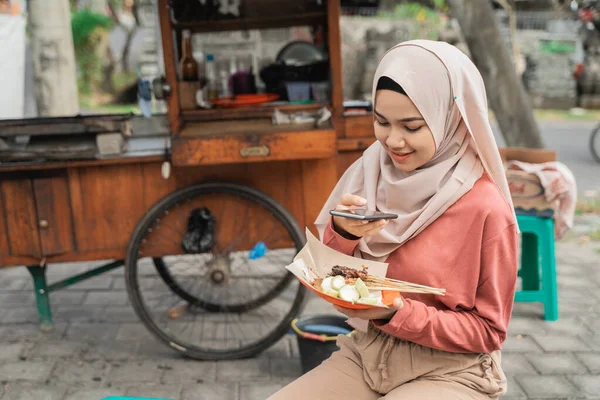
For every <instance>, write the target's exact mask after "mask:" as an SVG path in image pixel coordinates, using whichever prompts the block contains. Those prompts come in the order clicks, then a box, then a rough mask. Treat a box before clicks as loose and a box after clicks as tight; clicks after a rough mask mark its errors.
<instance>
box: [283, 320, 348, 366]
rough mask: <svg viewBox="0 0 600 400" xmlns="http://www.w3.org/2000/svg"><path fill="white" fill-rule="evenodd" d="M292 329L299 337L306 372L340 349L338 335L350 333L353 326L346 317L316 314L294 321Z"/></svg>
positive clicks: (301, 356) (301, 359)
mask: <svg viewBox="0 0 600 400" xmlns="http://www.w3.org/2000/svg"><path fill="white" fill-rule="evenodd" d="M292 329H293V330H294V332H295V333H296V338H297V339H298V349H299V350H300V361H301V363H302V372H303V373H304V374H305V373H307V372H308V371H310V370H312V369H313V368H315V367H317V366H319V365H320V364H321V363H322V362H323V361H325V360H326V359H328V358H329V356H331V354H332V353H333V352H334V351H336V350H337V349H338V347H337V344H336V340H337V337H338V335H349V334H350V333H351V332H352V327H351V326H350V325H348V324H347V323H346V318H345V317H340V316H337V315H315V316H310V317H302V318H297V319H295V320H293V321H292Z"/></svg>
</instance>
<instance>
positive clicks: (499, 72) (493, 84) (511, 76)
mask: <svg viewBox="0 0 600 400" xmlns="http://www.w3.org/2000/svg"><path fill="white" fill-rule="evenodd" d="M447 2H448V6H449V7H450V11H451V13H452V15H453V16H454V18H456V19H457V20H458V23H459V25H460V27H461V30H462V33H463V35H464V37H465V41H466V42H467V45H468V46H469V51H470V53H471V57H472V58H473V62H474V63H475V65H476V66H477V68H478V69H479V71H480V72H481V75H482V76H483V80H484V82H485V85H486V88H487V91H488V98H489V102H490V107H491V109H492V110H493V111H494V113H495V115H496V119H497V120H498V125H499V126H500V130H501V131H502V136H503V137H504V140H505V142H506V145H507V146H514V147H530V148H543V147H544V143H543V141H542V137H541V135H540V131H539V128H538V126H537V123H536V121H535V118H534V116H533V108H532V106H531V103H530V101H529V98H528V97H527V94H526V93H525V90H524V88H523V86H522V84H521V81H520V80H519V78H518V76H517V73H516V71H515V67H514V65H513V62H512V60H511V57H510V53H509V51H508V49H507V47H506V44H505V43H504V41H503V40H502V36H501V34H500V29H499V27H498V23H497V21H496V18H495V16H494V12H493V9H492V5H491V3H490V1H489V0H447Z"/></svg>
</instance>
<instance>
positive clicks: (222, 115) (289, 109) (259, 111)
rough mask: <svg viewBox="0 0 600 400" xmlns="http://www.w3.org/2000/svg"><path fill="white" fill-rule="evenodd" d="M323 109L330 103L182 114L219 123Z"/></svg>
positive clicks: (185, 112) (195, 111) (193, 118)
mask: <svg viewBox="0 0 600 400" xmlns="http://www.w3.org/2000/svg"><path fill="white" fill-rule="evenodd" d="M323 107H329V104H328V103H310V104H279V105H262V106H261V105H259V106H248V107H237V108H230V109H223V108H215V109H212V110H185V111H182V112H181V115H182V117H183V120H184V121H197V122H201V121H218V120H228V121H230V120H234V119H247V118H270V117H271V115H272V114H273V111H275V109H277V110H280V111H283V112H285V113H294V112H300V111H315V110H319V109H321V108H323Z"/></svg>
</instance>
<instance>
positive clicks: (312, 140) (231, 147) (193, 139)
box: [172, 119, 337, 166]
mask: <svg viewBox="0 0 600 400" xmlns="http://www.w3.org/2000/svg"><path fill="white" fill-rule="evenodd" d="M172 146H173V164H174V165H175V166H190V165H214V164H231V163H247V162H264V161H275V160H307V159H320V158H328V157H333V156H335V154H336V152H337V145H336V131H335V129H334V128H333V127H331V125H329V126H326V127H323V128H319V129H315V128H314V127H313V125H312V124H302V125H282V126H278V125H272V124H271V121H270V120H268V119H257V120H246V121H236V122H231V121H219V122H208V123H200V124H187V125H186V126H185V127H184V128H183V129H182V131H181V135H179V136H177V137H174V138H173V143H172Z"/></svg>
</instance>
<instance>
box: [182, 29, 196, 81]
mask: <svg viewBox="0 0 600 400" xmlns="http://www.w3.org/2000/svg"><path fill="white" fill-rule="evenodd" d="M181 47H182V49H181V54H182V57H181V61H180V62H179V69H180V71H181V79H182V80H183V81H186V82H194V81H197V80H198V63H196V60H194V56H193V55H192V38H191V36H190V32H189V31H184V32H183V40H182V46H181Z"/></svg>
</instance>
